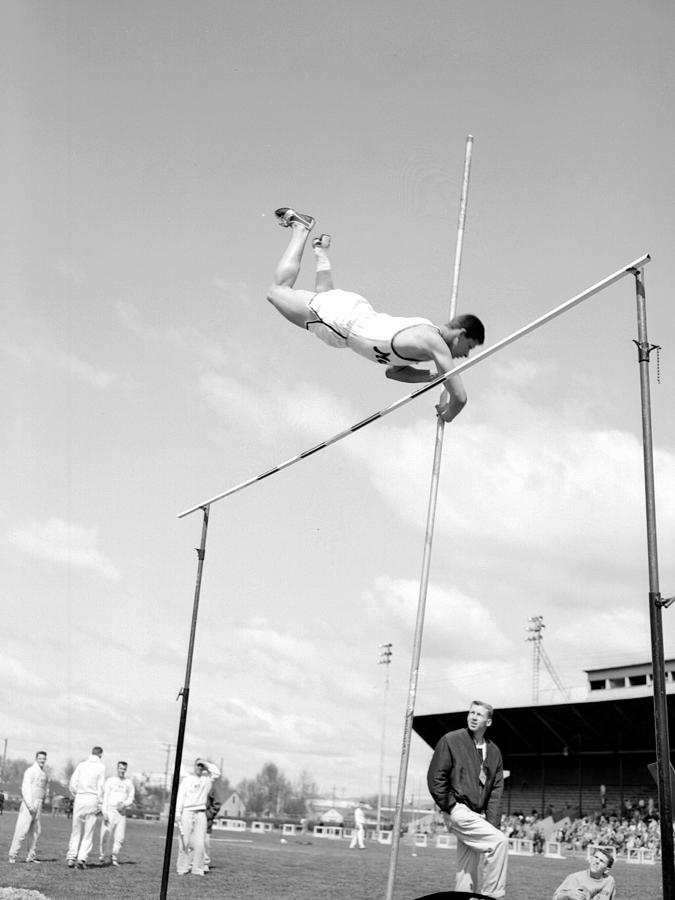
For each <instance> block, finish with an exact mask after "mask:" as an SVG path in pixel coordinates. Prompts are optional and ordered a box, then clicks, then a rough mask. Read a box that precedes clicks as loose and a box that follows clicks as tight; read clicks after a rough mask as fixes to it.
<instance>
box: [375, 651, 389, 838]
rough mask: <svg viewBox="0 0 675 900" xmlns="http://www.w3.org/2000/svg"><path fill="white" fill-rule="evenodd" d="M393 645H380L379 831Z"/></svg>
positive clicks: (379, 827)
mask: <svg viewBox="0 0 675 900" xmlns="http://www.w3.org/2000/svg"><path fill="white" fill-rule="evenodd" d="M392 647H393V644H391V643H388V644H380V658H379V659H378V661H377V664H378V665H379V666H384V673H385V674H384V705H383V708H382V740H381V742H380V781H379V785H378V791H377V831H378V833H379V832H380V831H381V827H382V794H383V792H384V748H385V743H386V733H387V697H388V695H389V666H390V665H391V653H392V649H391V648H392Z"/></svg>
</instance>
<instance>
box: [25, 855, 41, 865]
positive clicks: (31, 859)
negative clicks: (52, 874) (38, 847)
mask: <svg viewBox="0 0 675 900" xmlns="http://www.w3.org/2000/svg"><path fill="white" fill-rule="evenodd" d="M26 862H27V863H37V864H38V865H40V860H39V859H35V857H34V856H28V857H26Z"/></svg>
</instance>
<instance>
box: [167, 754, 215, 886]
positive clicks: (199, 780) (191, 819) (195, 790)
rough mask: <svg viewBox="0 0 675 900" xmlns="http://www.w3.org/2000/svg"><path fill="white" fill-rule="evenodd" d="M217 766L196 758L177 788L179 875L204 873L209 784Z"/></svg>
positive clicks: (177, 865) (177, 868)
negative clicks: (190, 770) (189, 773)
mask: <svg viewBox="0 0 675 900" xmlns="http://www.w3.org/2000/svg"><path fill="white" fill-rule="evenodd" d="M219 777H220V770H219V769H218V767H217V766H214V764H213V763H211V762H209V761H208V760H207V759H203V758H202V757H198V758H197V759H196V760H195V767H194V774H193V775H186V776H185V778H184V779H183V780H182V781H181V783H180V786H179V788H178V798H177V801H176V822H177V823H178V831H179V834H180V839H179V850H178V859H177V861H176V871H177V872H178V874H179V875H187V874H188V873H190V872H191V873H192V874H193V875H203V874H204V869H205V865H206V863H205V858H204V856H205V842H206V804H207V801H208V796H209V791H210V790H211V785H212V784H213V782H214V781H215V780H216V778H219Z"/></svg>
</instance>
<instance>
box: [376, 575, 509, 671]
mask: <svg viewBox="0 0 675 900" xmlns="http://www.w3.org/2000/svg"><path fill="white" fill-rule="evenodd" d="M418 605H419V583H418V582H416V581H413V580H412V579H393V578H389V577H388V576H380V577H379V578H377V579H376V580H375V584H374V586H373V589H372V590H370V591H368V592H367V593H366V611H367V613H368V615H369V616H370V617H371V619H372V620H373V621H375V622H377V623H379V622H381V621H383V620H384V621H386V622H387V626H388V628H389V633H390V634H391V636H392V638H391V639H392V641H394V643H396V644H404V645H407V644H409V643H411V637H412V634H411V629H412V628H413V626H414V623H415V620H416V616H417V609H418ZM424 634H425V637H424V656H425V659H434V658H440V659H448V658H453V659H459V660H467V659H475V658H476V656H479V657H480V658H481V659H482V658H490V657H492V656H493V655H499V656H501V655H506V654H508V652H509V643H508V642H506V641H505V640H504V635H503V632H502V630H501V629H500V628H499V627H498V625H497V623H496V622H495V621H494V619H493V617H492V615H491V613H490V611H489V609H488V608H487V607H486V605H485V604H483V603H482V602H480V601H479V600H476V599H475V598H472V597H469V596H467V595H466V594H465V593H463V592H462V591H460V590H458V589H457V588H442V587H439V586H438V585H435V584H430V585H429V588H428V590H427V596H426V604H425V616H424Z"/></svg>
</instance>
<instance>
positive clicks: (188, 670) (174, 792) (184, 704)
mask: <svg viewBox="0 0 675 900" xmlns="http://www.w3.org/2000/svg"><path fill="white" fill-rule="evenodd" d="M208 529H209V507H208V506H205V507H204V519H203V522H202V539H201V543H200V545H199V547H198V548H197V580H196V582H195V593H194V602H193V604H192V624H191V626H190V640H189V643H188V655H187V664H186V666H185V682H184V684H183V687H182V689H181V690H180V691H179V693H178V696H179V697H180V698H181V706H180V721H179V725H178V737H177V739H176V761H175V763H174V768H173V781H172V782H171V802H170V803H169V818H168V820H167V823H166V840H165V843H164V865H163V867H162V887H161V889H160V894H159V900H166V892H167V890H168V887H169V872H170V870H171V850H172V847H173V836H174V819H175V818H176V801H177V799H178V783H179V781H180V766H181V761H182V758H183V741H184V740H185V723H186V722H187V711H188V701H189V699H190V678H191V676H192V659H193V656H194V649H195V635H196V633H197V614H198V612H199V595H200V593H201V589H202V572H203V570H204V556H205V555H206V534H207V532H208Z"/></svg>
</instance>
